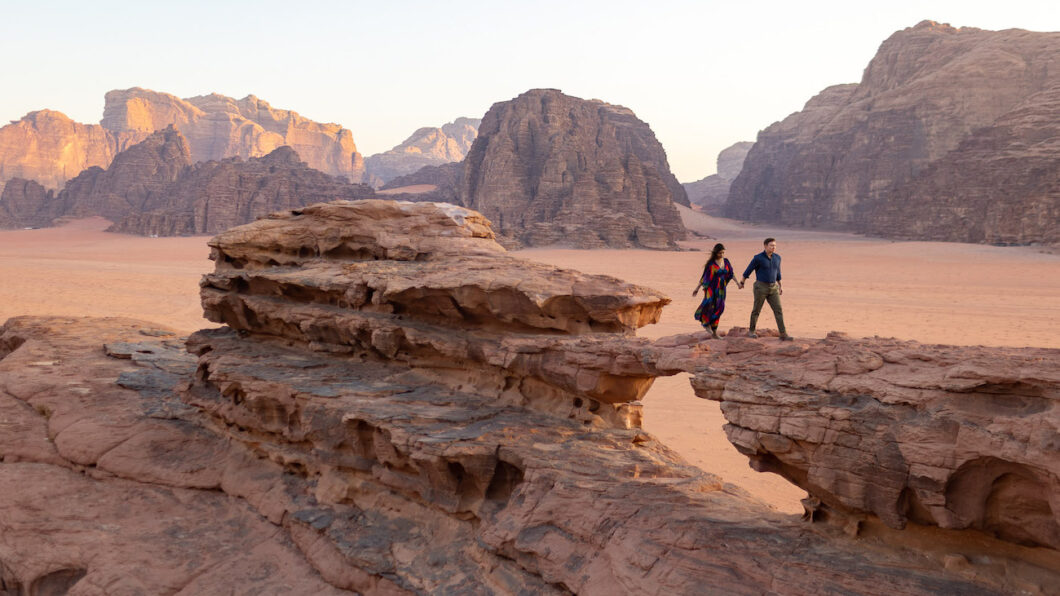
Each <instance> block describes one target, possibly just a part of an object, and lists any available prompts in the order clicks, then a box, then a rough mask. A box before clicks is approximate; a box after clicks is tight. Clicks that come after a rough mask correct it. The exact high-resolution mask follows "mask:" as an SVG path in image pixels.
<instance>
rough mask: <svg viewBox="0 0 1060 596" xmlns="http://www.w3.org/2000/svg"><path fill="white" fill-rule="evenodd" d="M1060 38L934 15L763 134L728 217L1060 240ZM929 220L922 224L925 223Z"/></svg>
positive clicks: (922, 234)
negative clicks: (850, 78)
mask: <svg viewBox="0 0 1060 596" xmlns="http://www.w3.org/2000/svg"><path fill="white" fill-rule="evenodd" d="M1058 86H1060V33H1057V32H1052V33H1036V32H1031V31H1023V30H1019V29H1010V30H1006V31H984V30H981V29H974V28H968V27H965V28H959V29H958V28H954V27H950V26H949V25H942V24H938V23H934V22H931V21H924V22H922V23H920V24H918V25H916V26H915V27H910V28H908V29H904V30H902V31H899V32H897V33H895V34H894V35H892V36H891V37H890V38H888V39H887V40H886V41H884V42H883V44H882V45H881V46H880V49H879V51H878V52H877V54H876V56H875V57H874V58H873V59H872V61H871V62H870V63H869V65H868V67H867V68H866V69H865V73H864V76H863V77H862V80H861V82H860V83H859V84H856V85H837V86H835V87H829V88H828V89H825V90H824V91H822V92H821V94H820V95H818V96H817V97H815V98H813V99H811V100H810V101H809V102H808V103H807V104H806V107H805V108H804V109H803V110H802V111H801V112H797V113H795V114H792V115H791V116H789V117H787V118H785V119H784V120H783V121H781V122H778V123H775V124H773V125H772V126H770V127H768V128H766V129H765V130H763V131H762V132H760V133H759V136H758V140H757V142H756V143H755V145H754V147H753V148H752V149H751V151H750V153H749V154H748V156H747V160H746V161H745V163H744V168H743V171H742V172H741V173H740V175H739V176H738V177H737V179H736V180H735V181H734V182H733V184H732V188H731V190H730V195H729V200H728V202H727V204H726V207H725V210H724V212H725V215H726V216H728V217H735V218H739V219H745V220H751V221H758V222H769V223H775V224H782V225H794V226H804V227H822V228H842V229H851V230H855V231H861V232H868V233H873V234H887V235H897V236H904V237H910V236H913V237H917V238H919V239H937V240H960V241H973V242H1019V243H1030V242H1052V241H1055V240H1054V239H1055V238H1056V237H1057V236H1058V235H1060V232H1058V231H1057V228H1056V221H1057V219H1056V213H1057V210H1058V209H1060V193H1058V192H1057V189H1056V176H1055V172H1056V171H1058V170H1060V158H1058V157H1057V152H1056V151H1055V146H1056V144H1057V131H1056V126H1055V118H1056V88H1057V87H1058ZM923 222H926V223H923Z"/></svg>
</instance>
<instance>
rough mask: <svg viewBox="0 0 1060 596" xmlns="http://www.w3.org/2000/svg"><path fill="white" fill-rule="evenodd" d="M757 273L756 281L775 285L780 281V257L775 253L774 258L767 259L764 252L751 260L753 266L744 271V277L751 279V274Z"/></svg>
mask: <svg viewBox="0 0 1060 596" xmlns="http://www.w3.org/2000/svg"><path fill="white" fill-rule="evenodd" d="M752 271H754V272H755V279H756V280H758V281H761V282H765V283H767V284H771V283H775V282H778V281H780V255H778V254H777V253H773V258H770V257H767V256H766V253H765V251H762V252H760V253H758V254H756V255H755V256H754V258H753V259H751V264H750V265H748V266H747V269H745V270H744V272H743V276H744V277H751V272H752Z"/></svg>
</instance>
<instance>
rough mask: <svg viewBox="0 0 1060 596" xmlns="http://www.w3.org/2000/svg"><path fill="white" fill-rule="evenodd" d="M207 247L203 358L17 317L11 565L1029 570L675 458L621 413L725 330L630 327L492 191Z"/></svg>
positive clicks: (195, 339) (178, 578)
mask: <svg viewBox="0 0 1060 596" xmlns="http://www.w3.org/2000/svg"><path fill="white" fill-rule="evenodd" d="M211 246H212V247H213V250H214V258H215V261H216V264H217V267H216V271H215V272H214V273H213V274H211V275H209V276H207V277H206V279H204V281H203V284H202V285H203V302H204V308H205V309H206V311H207V313H208V314H209V315H210V316H211V317H213V318H215V319H220V320H224V321H226V322H228V323H229V326H227V327H223V328H220V329H211V330H204V331H200V332H197V333H196V334H194V335H193V336H192V337H190V338H189V339H188V341H187V344H186V345H187V348H188V350H190V352H191V353H190V354H189V353H188V352H187V351H185V350H184V349H182V347H181V346H180V345H179V342H176V341H174V340H175V338H173V337H172V336H170V335H167V332H166V331H165V330H159V329H154V328H151V327H150V326H149V325H148V324H136V323H131V322H128V321H121V320H119V321H114V320H91V319H60V318H54V319H29V318H19V319H12V320H10V321H9V322H8V323H7V324H6V325H5V326H4V327H3V328H2V329H0V407H2V408H3V410H0V411H2V415H0V420H3V421H4V423H5V430H8V431H10V432H5V433H4V434H0V455H2V463H0V479H2V478H12V479H13V478H18V482H17V483H16V482H0V531H2V534H0V535H2V536H3V539H2V540H0V581H3V582H4V584H3V585H4V586H5V589H23V588H24V587H27V586H29V587H33V586H37V587H40V586H58V587H59V588H61V589H66V588H69V589H70V591H71V592H76V593H86V594H104V593H106V594H131V593H138V592H145V593H167V592H180V591H181V590H183V593H216V592H227V591H235V592H238V593H332V592H337V591H343V590H346V591H356V592H358V593H364V594H404V593H412V594H524V593H534V594H569V593H585V594H624V593H630V594H633V593H635V594H641V593H644V594H701V593H703V592H704V590H705V589H706V590H708V591H710V590H716V591H719V592H724V593H731V594H761V593H780V594H818V593H820V594H830V593H864V594H936V593H967V594H980V593H982V594H992V593H1003V592H1010V591H1012V590H1013V589H1014V587H1019V588H1020V589H1022V588H1024V587H1025V583H1020V580H1019V578H1016V579H1013V578H1011V577H1003V576H1002V577H999V576H984V575H983V574H981V573H978V572H976V571H975V570H974V569H973V570H971V571H969V570H967V569H960V568H953V567H954V566H952V565H951V566H950V567H951V568H947V563H946V561H944V560H942V559H941V558H936V557H931V556H924V555H923V554H921V553H918V552H914V551H907V550H903V549H898V548H894V547H890V546H887V545H885V544H882V543H879V542H876V541H872V540H865V539H859V540H855V539H853V538H851V537H848V536H846V535H844V534H842V533H840V532H838V531H836V530H835V529H833V528H831V527H830V526H824V525H819V524H817V525H811V524H806V523H803V522H800V521H797V520H795V519H792V518H791V517H788V516H781V515H778V514H776V513H774V512H772V511H770V510H769V509H768V508H767V507H766V506H765V505H763V504H761V503H759V502H757V501H756V500H754V499H753V498H750V497H749V496H747V495H746V494H744V493H743V492H742V491H740V490H739V489H737V488H735V487H732V486H729V485H726V484H724V483H723V482H721V481H720V480H719V479H718V478H716V477H714V476H712V475H710V474H707V473H704V472H702V471H701V470H699V469H697V468H694V467H691V466H689V465H687V464H686V463H684V462H683V461H682V460H681V459H680V458H679V457H678V456H676V455H675V454H674V453H673V452H671V451H670V450H669V449H667V448H666V447H665V446H664V445H661V444H659V443H658V441H656V440H655V439H654V438H653V437H652V436H651V435H649V434H647V433H645V432H643V431H642V430H640V429H639V428H638V424H637V420H636V418H635V416H631V415H627V414H630V413H633V412H635V411H636V405H637V402H636V401H635V400H636V399H637V397H639V395H641V394H642V391H641V389H642V388H643V387H644V386H645V385H646V384H647V383H650V381H651V378H653V377H654V376H655V375H657V374H669V373H672V372H676V371H678V370H683V369H684V368H687V367H688V366H689V363H693V362H696V361H698V360H699V359H701V358H703V357H704V356H705V355H707V354H709V353H710V351H711V350H712V349H713V346H715V345H720V343H721V342H717V343H715V344H712V345H711V346H705V345H704V346H701V345H700V344H699V343H698V342H693V343H691V344H689V343H685V344H681V343H680V342H671V343H670V344H665V343H664V344H663V345H656V344H651V343H650V342H647V341H646V340H638V339H637V338H634V337H632V336H631V333H632V330H633V329H635V328H636V327H637V326H639V325H642V324H644V323H646V322H649V321H652V320H654V319H655V318H656V317H657V316H658V311H659V308H661V306H662V305H663V304H665V302H666V299H665V298H664V297H662V296H659V295H658V294H656V293H654V292H652V291H650V290H646V289H643V288H637V287H635V286H631V285H629V284H625V283H623V282H621V281H619V280H614V279H611V278H606V277H603V276H586V275H582V274H578V273H576V272H571V271H563V270H557V269H552V268H545V269H541V268H538V267H537V266H532V265H529V264H528V263H526V262H524V261H520V260H517V259H514V258H511V257H510V256H508V255H506V254H505V253H504V251H503V249H501V248H500V247H499V246H498V245H497V244H496V243H495V242H494V241H493V239H492V231H491V230H490V228H489V227H488V225H487V222H486V221H485V219H484V218H482V216H480V215H478V214H477V213H474V212H471V211H468V210H465V209H461V208H456V207H452V206H448V205H433V204H429V203H415V204H410V203H388V202H384V201H360V202H356V203H341V202H340V203H337V204H331V205H318V206H314V207H310V208H306V209H304V210H300V211H298V212H292V213H287V214H277V215H276V216H274V217H272V218H270V219H264V220H260V221H258V222H255V223H254V224H250V225H247V226H243V227H241V228H237V229H235V230H231V231H229V232H227V233H225V234H222V235H221V236H218V237H217V238H215V239H214V240H213V241H212V243H211ZM486 263H489V267H480V266H481V265H484V264H486ZM446 267H448V268H449V270H448V271H446ZM487 270H488V271H489V272H490V273H489V274H488V275H487V274H486V273H485V272H486V271H487ZM517 279H518V280H520V281H518V282H516V281H515V280H517ZM43 495H48V498H44V497H43ZM56 495H59V496H56ZM162 545H166V546H168V547H169V548H167V549H165V550H164V551H162V552H161V553H160V552H159V549H161V548H163V547H162ZM108 547H111V548H108ZM206 556H208V557H209V563H208V564H204V562H203V561H204V557H206ZM8 586H13V588H8Z"/></svg>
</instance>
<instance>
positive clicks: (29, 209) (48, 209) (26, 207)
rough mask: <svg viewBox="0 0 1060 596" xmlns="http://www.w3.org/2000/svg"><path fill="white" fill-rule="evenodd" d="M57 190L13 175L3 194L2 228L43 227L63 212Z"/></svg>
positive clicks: (1, 207)
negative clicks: (57, 198)
mask: <svg viewBox="0 0 1060 596" xmlns="http://www.w3.org/2000/svg"><path fill="white" fill-rule="evenodd" d="M63 211H64V209H63V205H62V203H60V202H59V201H57V200H56V198H55V192H54V191H51V190H47V189H45V188H44V187H43V186H41V185H40V184H37V183H36V182H34V181H32V180H23V179H22V178H12V179H11V180H8V181H7V184H5V185H4V187H3V193H2V194H0V228H43V227H47V226H50V225H51V223H52V220H54V219H55V218H57V217H59V216H61V215H62V214H63Z"/></svg>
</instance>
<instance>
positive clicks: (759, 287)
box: [749, 281, 788, 336]
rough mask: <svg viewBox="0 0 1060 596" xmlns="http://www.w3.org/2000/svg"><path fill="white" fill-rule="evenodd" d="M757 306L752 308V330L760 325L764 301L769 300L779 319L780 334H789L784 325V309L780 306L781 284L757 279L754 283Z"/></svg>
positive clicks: (774, 314)
mask: <svg viewBox="0 0 1060 596" xmlns="http://www.w3.org/2000/svg"><path fill="white" fill-rule="evenodd" d="M754 294H755V306H754V308H753V309H751V325H750V326H749V327H750V330H751V331H754V330H755V326H756V325H758V315H760V314H762V303H763V302H768V303H769V308H772V309H773V316H774V317H775V318H776V319H777V331H780V335H782V336H783V335H787V334H788V330H787V329H786V328H785V327H784V309H783V308H781V307H780V286H779V285H777V284H767V283H765V282H761V281H756V282H755V285H754Z"/></svg>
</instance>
